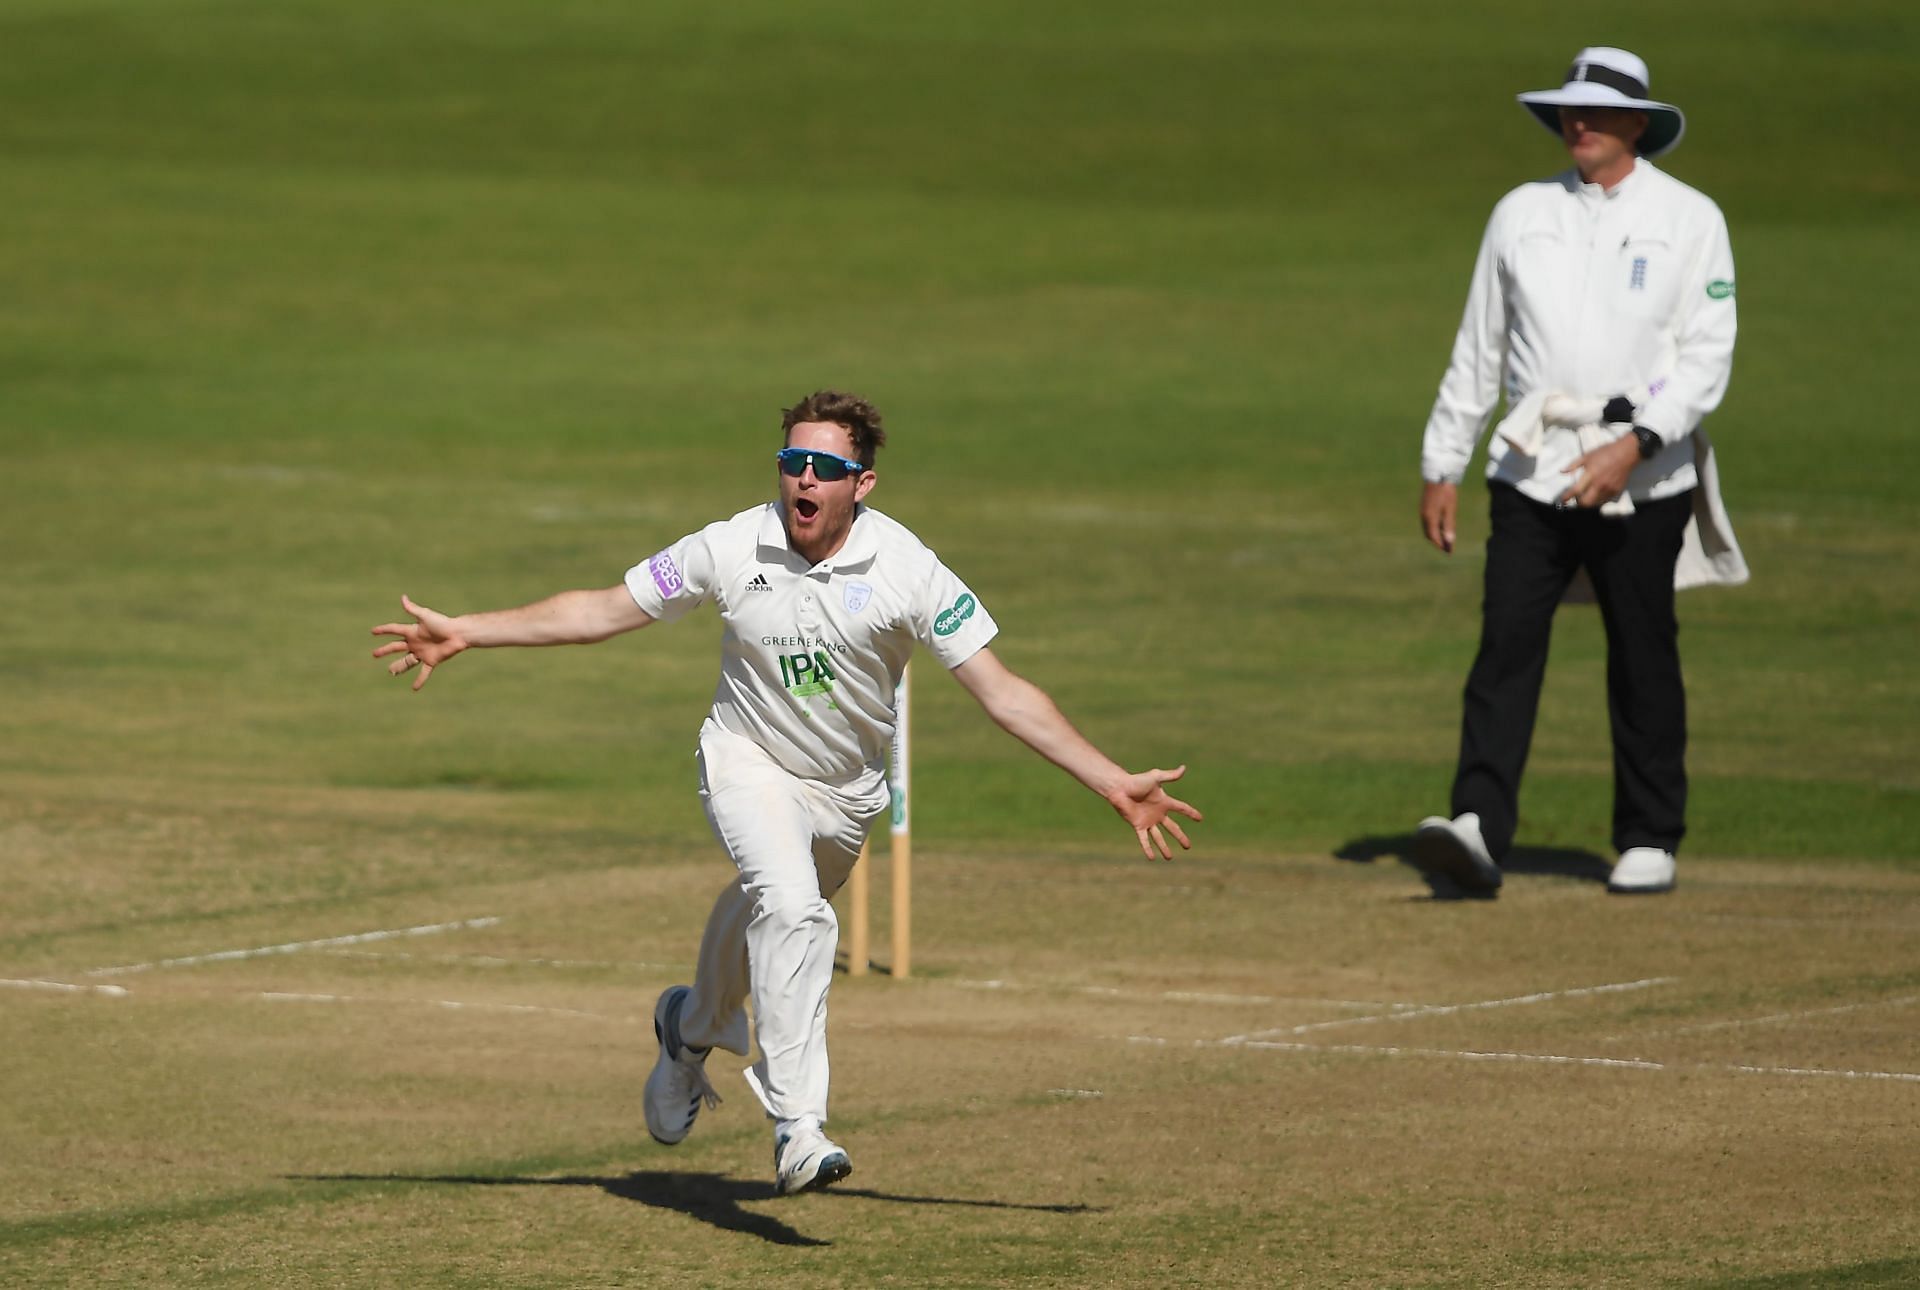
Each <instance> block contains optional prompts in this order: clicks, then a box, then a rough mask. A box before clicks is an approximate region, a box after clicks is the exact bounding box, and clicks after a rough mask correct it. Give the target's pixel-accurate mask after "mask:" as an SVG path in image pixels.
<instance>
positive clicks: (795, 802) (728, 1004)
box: [680, 718, 890, 1122]
mask: <svg viewBox="0 0 1920 1290" xmlns="http://www.w3.org/2000/svg"><path fill="white" fill-rule="evenodd" d="M699 760H700V800H701V803H702V804H703V805H704V806H705V807H706V810H707V820H708V822H709V823H710V824H712V826H713V833H714V836H715V837H716V838H718V839H719V840H720V845H721V846H722V847H723V848H724V849H725V850H726V853H727V857H728V858H729V859H730V860H732V861H733V863H734V866H735V867H736V868H738V869H739V871H740V876H739V878H738V879H737V880H736V881H734V882H730V883H728V884H727V887H726V889H725V890H724V891H722V892H721V893H720V898H719V899H718V900H716V901H714V903H713V913H712V914H711V915H709V916H708V918H707V930H706V933H705V935H704V936H702V938H701V941H700V961H699V965H698V966H697V967H696V968H695V970H694V979H693V992H692V994H691V995H689V996H688V998H687V1001H686V1003H685V1004H683V1005H682V1006H681V1010H680V1039H681V1042H682V1043H685V1044H689V1045H691V1046H692V1047H695V1048H712V1047H719V1048H724V1049H726V1050H727V1051H729V1052H734V1053H739V1054H740V1055H741V1056H742V1057H745V1056H747V1055H748V1052H749V1047H750V1045H749V1039H748V1031H747V1012H746V1001H747V999H748V997H749V996H751V997H752V999H753V1018H754V1030H755V1034H756V1037H757V1038H758V1039H759V1041H760V1053H761V1058H760V1061H759V1062H758V1063H757V1064H756V1066H755V1073H756V1074H757V1075H758V1077H759V1083H760V1087H761V1090H762V1092H763V1095H764V1097H765V1100H766V1103H767V1110H768V1112H769V1113H770V1114H771V1115H772V1116H773V1117H774V1118H775V1119H776V1120H797V1119H799V1118H801V1117H802V1116H813V1117H815V1118H817V1119H819V1120H820V1121H822V1122H824V1121H825V1120H826V1118H827V987H828V986H830V985H831V984H832V983H833V956H834V950H835V949H836V948H837V947H838V945H839V941H840V923H839V920H838V919H836V918H835V917H834V914H833V907H832V906H831V905H829V904H828V903H827V900H828V898H829V897H831V896H832V895H833V894H834V892H836V891H838V890H839V889H840V884H842V883H844V882H845V881H846V880H847V874H848V873H849V872H850V871H851V870H852V869H853V864H854V861H856V860H858V859H859V858H860V844H861V842H862V841H864V840H865V838H866V836H867V830H868V828H870V827H871V826H872V824H873V822H874V821H875V820H877V819H878V818H879V817H880V816H881V815H882V814H883V813H884V812H885V811H886V809H887V807H888V805H889V801H890V799H889V796H888V790H887V783H886V774H885V771H884V769H883V768H881V767H878V766H873V767H868V768H867V769H866V770H863V771H862V772H860V773H859V774H858V775H855V776H853V777H852V778H851V779H850V780H848V781H847V782H845V783H840V784H835V783H828V782H823V781H820V780H811V779H801V778H800V777H798V776H796V775H794V774H793V773H792V772H791V771H788V770H786V769H785V768H784V767H782V766H780V765H779V764H778V763H777V762H775V761H774V760H773V758H771V757H770V756H768V755H767V753H766V752H765V751H764V750H763V749H762V748H761V747H760V746H759V745H758V744H756V743H754V742H753V741H752V740H750V739H745V738H742V737H741V736H739V735H736V734H732V733H730V732H728V731H725V730H722V729H721V728H720V727H719V726H717V725H715V724H714V722H713V720H712V719H711V718H709V719H708V720H707V722H706V723H705V724H704V725H703V726H701V728H700V758H699Z"/></svg>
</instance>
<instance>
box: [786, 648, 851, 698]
mask: <svg viewBox="0 0 1920 1290" xmlns="http://www.w3.org/2000/svg"><path fill="white" fill-rule="evenodd" d="M836 679H837V678H836V677H835V676H834V674H833V664H832V663H829V662H828V661H827V652H826V651H825V650H815V651H814V652H813V653H811V654H804V653H802V654H782V655H781V656H780V683H781V684H782V685H784V686H786V687H787V689H788V690H789V691H791V692H792V694H793V697H794V698H796V699H805V698H808V697H810V696H812V695H815V694H831V693H833V683H834V681H835V680H836Z"/></svg>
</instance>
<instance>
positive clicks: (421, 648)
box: [373, 584, 653, 690]
mask: <svg viewBox="0 0 1920 1290" xmlns="http://www.w3.org/2000/svg"><path fill="white" fill-rule="evenodd" d="M400 606H401V608H403V609H405V610H406V611H407V612H408V613H409V614H411V615H413V621H412V622H410V623H382V624H380V625H379V626H378V627H376V628H374V629H373V634H374V635H375V636H397V637H399V639H398V640H392V641H388V642H387V643H386V644H384V645H381V646H379V647H377V648H376V649H375V650H374V651H373V656H374V657H375V658H384V657H386V656H387V655H389V654H398V655H400V657H399V658H396V659H394V660H393V662H391V663H389V664H387V671H389V672H391V673H392V674H393V675H395V676H400V675H403V674H404V673H406V672H409V671H412V670H413V669H414V668H416V667H418V668H419V669H420V675H419V676H418V677H416V678H414V682H413V688H414V689H416V690H417V689H419V688H420V687H421V686H423V685H425V684H426V683H427V678H428V677H430V676H432V675H433V669H434V668H436V667H439V666H440V665H441V664H442V663H444V662H446V661H447V660H448V659H450V658H452V657H453V656H454V655H455V654H458V653H460V652H461V651H462V650H467V649H492V648H496V647H498V646H502V645H590V644H592V643H593V642H595V641H603V640H606V639H607V638H608V637H610V636H618V635H619V634H620V633H621V632H630V631H634V630H636V629H638V628H641V627H645V626H646V625H647V624H648V623H650V622H652V621H653V616H652V615H651V614H649V613H647V612H646V611H645V610H643V609H641V608H640V606H638V605H636V604H635V603H634V602H633V596H632V594H631V593H630V592H628V590H627V588H626V586H625V584H619V585H616V586H612V587H603V588H600V589H598V590H593V591H563V592H561V593H560V594H559V595H557V596H549V597H547V598H546V599H545V600H538V601H535V602H534V603H533V604H531V605H522V606H520V607H519V608H518V609H496V610H493V611H491V612H489V613H483V614H462V615H461V616H460V617H458V618H449V617H448V616H447V615H445V614H442V613H438V612H436V611H434V610H432V609H428V608H427V607H426V606H425V605H416V604H414V603H413V601H411V600H409V599H408V598H407V597H405V596H402V597H400Z"/></svg>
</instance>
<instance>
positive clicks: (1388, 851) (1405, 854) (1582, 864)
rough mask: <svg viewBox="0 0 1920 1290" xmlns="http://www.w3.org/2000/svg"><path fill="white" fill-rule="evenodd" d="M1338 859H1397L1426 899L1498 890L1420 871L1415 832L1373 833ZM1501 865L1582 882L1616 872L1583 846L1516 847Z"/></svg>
mask: <svg viewBox="0 0 1920 1290" xmlns="http://www.w3.org/2000/svg"><path fill="white" fill-rule="evenodd" d="M1333 855H1334V858H1335V859H1336V860H1345V861H1348V862H1349V863H1352V864H1372V863H1373V862H1374V861H1376V860H1381V859H1391V860H1398V861H1399V862H1400V863H1401V864H1403V865H1405V866H1407V868H1409V869H1412V870H1413V871H1414V872H1415V873H1416V874H1418V875H1419V877H1420V879H1421V881H1423V882H1425V883H1426V884H1427V892H1428V894H1427V895H1426V896H1425V897H1422V899H1427V900H1491V899H1493V897H1494V896H1495V895H1496V894H1497V893H1495V892H1479V891H1466V890H1464V889H1462V888H1460V887H1458V886H1456V885H1455V884H1454V883H1452V882H1450V881H1449V880H1447V879H1446V878H1442V877H1439V876H1437V875H1434V874H1426V873H1420V871H1419V869H1418V868H1417V867H1416V866H1415V865H1414V863H1413V834H1411V833H1392V834H1374V835H1372V836H1369V837H1364V838H1355V839H1353V840H1352V841H1351V842H1348V843H1346V844H1345V845H1343V846H1342V847H1340V848H1339V849H1338V850H1337V851H1335V852H1334V853H1333ZM1500 868H1501V869H1502V871H1504V872H1506V873H1508V874H1533V875H1544V876H1548V877H1554V878H1574V879H1578V880H1579V881H1581V882H1598V883H1604V882H1605V881H1606V880H1607V877H1608V875H1610V874H1611V873H1612V872H1613V866H1612V865H1611V864H1609V863H1608V862H1607V859H1606V857H1605V856H1601V855H1597V854H1595V853H1594V852H1592V851H1588V850H1587V849H1586V848H1584V847H1528V846H1516V847H1514V848H1513V849H1512V850H1511V851H1509V852H1507V858H1506V859H1505V860H1504V861H1502V862H1501V865H1500Z"/></svg>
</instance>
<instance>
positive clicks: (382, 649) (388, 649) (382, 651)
mask: <svg viewBox="0 0 1920 1290" xmlns="http://www.w3.org/2000/svg"><path fill="white" fill-rule="evenodd" d="M374 630H375V631H378V630H379V628H377V627H376V628H375V629H374ZM406 648H407V643H406V642H405V641H388V642H387V643H386V644H385V645H381V646H377V647H376V648H375V649H374V651H373V656H374V657H375V658H385V657H386V656H387V655H389V654H398V653H400V652H401V651H402V650H405V649H406Z"/></svg>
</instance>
